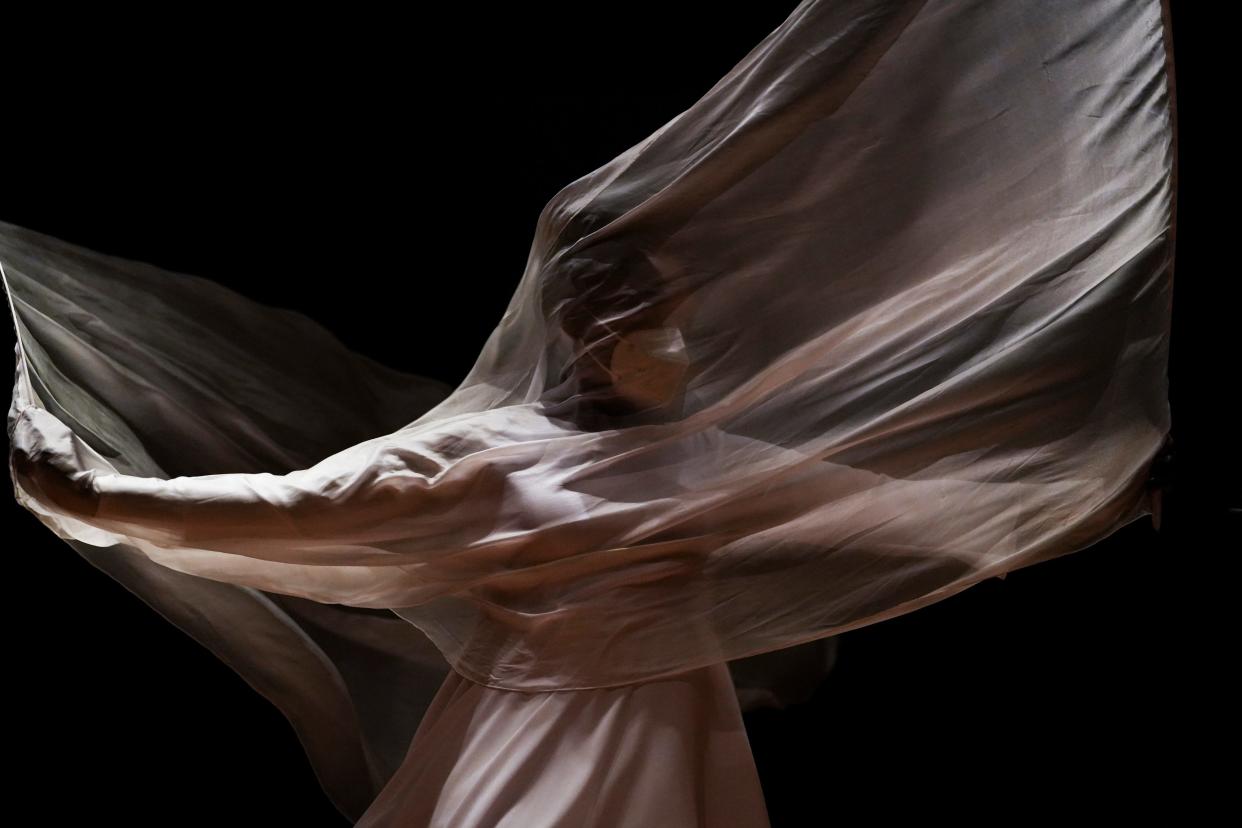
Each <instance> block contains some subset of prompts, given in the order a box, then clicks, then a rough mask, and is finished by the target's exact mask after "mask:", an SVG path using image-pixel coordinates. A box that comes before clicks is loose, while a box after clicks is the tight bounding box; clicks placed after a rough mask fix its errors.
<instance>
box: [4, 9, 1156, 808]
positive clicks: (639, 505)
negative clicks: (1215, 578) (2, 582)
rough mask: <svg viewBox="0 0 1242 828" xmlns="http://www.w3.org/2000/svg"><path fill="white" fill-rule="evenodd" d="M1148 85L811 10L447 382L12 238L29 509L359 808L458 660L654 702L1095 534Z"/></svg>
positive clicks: (1027, 51)
mask: <svg viewBox="0 0 1242 828" xmlns="http://www.w3.org/2000/svg"><path fill="white" fill-rule="evenodd" d="M1172 68H1173V64H1172V53H1171V45H1170V29H1169V22H1168V11H1167V8H1165V7H1164V4H1163V3H1162V2H1161V0H1093V2H1079V1H1078V0H1073V1H1072V2H1071V0H1065V2H1050V1H1049V0H1000V1H999V2H997V1H993V2H984V0H975V1H974V2H965V1H963V2H953V1H952V0H942V1H941V2H909V1H906V2H902V1H900V0H888V1H887V2H885V1H882V0H837V1H836V2H814V1H812V0H808V1H807V2H803V3H801V4H800V5H798V6H797V8H796V9H794V11H793V12H792V13H791V14H790V16H789V17H788V18H787V19H786V20H785V22H784V23H782V24H781V25H780V26H779V27H778V28H777V29H776V30H774V31H773V32H771V33H770V34H769V35H768V36H767V37H766V38H764V39H763V40H762V41H761V42H760V43H759V44H758V45H757V46H756V47H755V48H754V49H753V50H752V51H751V52H750V53H749V54H748V55H747V56H746V57H745V58H743V59H742V60H741V62H739V63H738V64H737V65H736V66H735V67H734V68H733V69H732V70H731V71H730V72H729V73H728V74H727V75H726V76H725V77H723V78H722V79H721V80H720V81H719V82H718V83H717V84H716V85H715V86H713V87H712V88H711V89H710V90H708V91H707V92H706V93H705V94H704V95H703V96H702V97H701V98H700V99H699V100H698V101H697V102H695V103H694V104H693V105H692V106H690V107H689V108H688V109H686V110H685V111H684V112H682V113H681V114H680V115H678V116H677V117H675V118H674V119H672V120H671V121H669V122H668V123H666V124H664V125H662V126H660V127H659V128H658V129H656V130H655V131H654V132H653V133H652V134H651V135H650V136H649V137H648V138H646V139H645V140H643V141H642V142H640V143H639V144H637V145H635V146H633V147H632V148H630V149H629V150H627V151H626V152H624V153H622V154H621V155H619V156H617V157H616V158H615V159H613V160H612V161H610V162H609V163H607V164H605V165H604V166H602V167H600V168H599V169H597V170H595V171H592V172H590V173H589V174H587V175H584V176H583V177H581V178H579V179H577V180H576V181H573V182H572V183H570V184H569V185H568V186H566V187H565V188H564V189H562V190H561V191H560V192H559V193H557V194H556V195H555V196H554V197H553V198H552V199H551V200H550V201H549V202H548V204H547V205H546V206H545V207H544V209H543V210H542V212H541V213H540V215H539V217H538V221H537V223H536V226H535V230H534V239H533V243H532V246H531V249H530V253H529V257H528V261H527V264H526V268H525V271H524V272H523V273H522V274H521V277H520V280H518V281H517V283H516V287H515V290H514V293H513V296H512V300H511V302H510V303H509V306H508V308H507V309H506V311H505V313H504V315H503V316H502V318H501V319H500V320H499V321H498V323H497V325H496V327H495V330H494V331H493V332H492V334H491V336H490V338H489V339H488V341H487V343H486V345H485V346H484V347H483V349H482V352H481V353H480V354H479V357H478V359H477V361H476V363H475V365H474V367H473V368H472V370H471V371H470V372H469V374H468V375H467V376H466V377H465V378H464V379H463V380H462V381H461V383H460V384H459V385H458V386H456V387H455V388H449V387H446V386H444V385H442V384H440V383H437V382H434V381H432V380H429V379H425V378H421V377H416V376H411V375H408V374H403V373H400V372H397V371H393V370H389V369H387V368H385V367H384V366H382V365H379V364H377V363H375V362H373V361H372V360H369V359H367V358H365V357H363V356H361V355H358V354H355V353H352V352H350V351H349V350H348V349H347V348H345V346H343V345H342V344H341V343H340V342H339V341H338V340H336V339H335V338H334V337H332V336H331V335H330V334H329V333H327V332H325V331H324V330H322V329H321V328H320V327H318V326H317V325H315V324H314V323H313V322H311V321H310V320H309V319H307V318H306V317H303V316H301V315H299V314H297V313H293V312H291V311H288V310H282V309H276V308H270V307H265V306H262V305H260V304H258V303H256V302H253V301H251V300H249V299H247V298H245V297H243V296H241V295H239V294H236V293H234V292H231V291H229V290H227V289H225V288H223V287H222V286H220V285H218V284H215V283H212V282H210V281H207V280H204V279H199V278H195V277H192V276H187V275H184V274H175V273H167V272H163V271H160V270H157V269H155V268H153V267H150V266H147V265H143V264H139V263H135V262H128V261H123V260H120V259H116V258H113V257H109V256H104V255H100V254H96V253H93V252H90V251H87V250H84V249H82V248H80V247H77V246H75V245H73V244H70V243H67V242H65V241H62V240H58V239H53V238H50V237H48V236H45V235H42V234H40V233H37V232H33V231H31V230H28V229H24V228H20V227H16V226H13V225H0V264H2V265H3V267H4V279H5V287H6V291H7V294H8V297H9V300H10V303H11V307H12V310H13V314H14V322H15V326H16V331H17V377H16V382H15V385H14V394H13V403H12V406H11V408H10V411H9V419H8V429H9V438H10V446H11V449H10V470H11V474H12V476H13V482H14V487H15V493H16V496H17V499H18V500H19V501H20V502H21V503H22V505H23V506H25V507H26V508H27V509H29V510H30V511H31V512H32V513H34V514H35V515H36V516H37V517H38V518H39V520H41V521H42V522H43V523H44V524H46V525H47V526H48V528H50V529H51V530H52V531H53V532H55V533H56V534H57V535H59V536H60V537H62V538H64V539H65V540H67V541H69V542H70V543H71V544H73V545H74V548H75V549H78V550H79V551H80V552H81V553H82V554H84V555H87V556H88V557H90V558H91V559H92V561H93V562H96V563H97V565H100V566H101V567H103V568H105V569H106V570H107V571H109V572H110V573H111V574H113V575H114V577H117V578H118V579H119V580H121V581H122V582H124V583H126V585H127V586H129V587H130V588H133V589H135V590H136V591H138V592H139V594H141V595H143V596H144V597H145V598H146V599H147V600H148V601H150V602H152V603H153V604H155V605H157V606H158V607H160V608H162V609H161V611H165V610H166V611H167V613H168V614H169V617H171V618H173V620H175V621H177V622H178V623H183V622H184V624H183V625H185V624H193V623H196V622H194V621H193V620H192V617H194V616H197V617H198V618H204V619H205V618H212V617H214V616H216V614H219V617H220V618H227V619H228V622H227V624H229V625H233V626H232V627H231V628H230V629H227V630H223V631H222V630H220V629H219V628H218V627H217V625H216V624H209V623H208V622H206V621H204V622H201V623H202V624H203V625H204V626H203V629H202V630H200V631H199V633H193V631H192V634H201V635H205V636H210V637H214V638H213V641H214V642H215V643H216V644H217V645H218V648H219V649H218V650H217V651H218V652H220V653H221V654H222V655H223V656H225V657H226V658H229V659H231V660H232V661H231V663H233V661H235V662H236V663H237V664H238V665H239V669H249V670H252V671H254V672H253V675H255V676H258V677H260V678H261V680H263V681H266V682H269V683H270V688H269V689H270V694H269V695H270V696H271V697H272V698H273V699H274V700H276V701H277V703H278V704H281V705H282V709H285V710H286V711H287V712H288V711H293V712H292V713H290V717H291V720H293V721H294V723H295V727H296V726H298V722H303V723H304V728H305V732H306V733H307V734H308V735H307V737H306V740H309V741H311V742H314V741H315V740H319V742H320V743H321V744H320V745H319V747H318V748H317V747H316V746H315V745H314V744H308V751H310V753H311V755H312V757H314V756H315V755H316V751H317V750H318V755H319V756H320V759H319V760H318V761H317V762H316V769H317V772H320V773H321V777H322V778H325V780H329V781H327V782H326V784H328V786H329V787H330V788H334V789H336V790H338V791H351V793H342V794H339V795H338V796H337V797H336V801H338V803H341V802H344V800H347V799H350V798H352V799H353V800H355V801H353V802H348V803H345V804H344V805H342V807H343V809H345V810H346V811H347V812H351V813H358V812H359V810H358V807H357V802H356V800H359V799H361V800H368V801H369V799H370V797H372V796H373V795H374V793H375V791H376V790H377V787H376V786H377V784H379V783H381V782H382V781H383V780H386V779H387V778H390V777H391V775H392V774H393V772H394V769H395V767H396V766H397V764H399V762H400V761H401V758H402V755H403V748H404V746H405V745H407V744H408V743H409V739H410V738H411V736H412V734H413V732H414V728H415V727H416V726H417V724H418V721H419V717H420V716H421V714H422V711H423V710H424V709H425V706H426V704H427V702H428V701H429V700H430V698H431V695H432V694H433V693H434V692H435V690H436V687H437V686H440V682H441V681H442V680H444V678H445V672H444V670H445V667H446V664H447V668H451V670H452V671H453V672H454V673H455V674H456V675H457V676H459V677H461V678H465V679H468V680H470V681H472V682H475V683H478V684H482V685H485V686H488V687H491V688H495V689H500V690H516V691H528V692H548V691H568V690H587V689H604V688H613V687H619V686H622V685H630V684H635V683H643V682H651V681H656V680H659V679H662V678H665V677H669V676H673V675H676V674H681V673H684V672H686V671H691V670H695V669H698V668H704V667H708V666H710V665H715V664H719V663H721V662H726V661H731V660H734V659H739V658H743V657H758V656H760V655H761V654H770V653H773V652H774V651H780V650H785V649H786V648H791V647H792V646H793V645H798V644H814V642H822V641H823V640H825V639H826V638H827V637H829V636H832V635H834V634H837V633H840V632H843V631H846V630H850V629H853V628H857V627H860V626H863V625H867V624H872V623H875V622H878V621H882V620H884V619H887V618H892V617H894V616H897V615H901V614H904V613H908V612H911V611H913V610H916V609H918V608H920V607H923V606H926V605H928V604H931V603H933V602H936V601H940V600H943V599H945V598H947V597H949V596H951V595H953V594H955V593H957V592H960V591H961V590H963V589H966V588H968V587H970V586H971V585H973V584H976V583H979V582H980V581H982V580H984V579H986V578H989V577H997V576H1003V575H1004V574H1005V573H1007V572H1010V571H1013V570H1015V569H1018V568H1020V567H1025V566H1028V565H1031V564H1035V563H1038V562H1041V561H1045V560H1048V559H1050V558H1054V557H1057V556H1060V555H1064V554H1067V553H1070V552H1073V551H1076V550H1079V549H1082V548H1084V547H1086V546H1088V545H1090V544H1092V543H1094V542H1096V541H1098V540H1100V539H1102V538H1104V537H1106V536H1107V535H1109V534H1111V533H1112V532H1114V531H1116V530H1117V529H1119V528H1120V527H1122V526H1124V525H1125V524H1127V523H1129V522H1131V521H1133V520H1136V519H1138V518H1140V517H1142V516H1144V515H1147V514H1151V513H1152V509H1153V501H1152V496H1151V494H1150V493H1149V491H1148V489H1147V488H1146V487H1145V482H1146V480H1147V477H1148V472H1149V467H1150V465H1151V462H1152V460H1153V459H1154V458H1155V456H1156V454H1157V453H1158V451H1159V450H1160V448H1161V446H1162V444H1163V443H1164V441H1165V439H1166V437H1167V434H1168V431H1169V427H1170V412H1169V405H1168V397H1167V378H1166V367H1167V357H1168V344H1169V343H1168V338H1169V324H1170V310H1171V297H1172V277H1173V251H1174V227H1175V222H1174V191H1175V159H1176V152H1175V126H1174V109H1173V103H1174V102H1173V98H1172ZM485 233H486V227H481V228H480V234H485ZM353 289H359V290H366V289H368V288H367V286H366V285H365V284H360V283H357V282H355V283H354V284H353ZM376 301H387V300H386V299H384V298H383V297H382V296H381V291H380V290H379V286H378V283H377V285H376ZM468 301H469V299H468V296H463V302H468ZM420 341H421V340H420ZM250 625H253V630H254V631H253V632H252V631H251V630H250V629H248V628H249V627H250ZM258 631H261V632H258ZM307 631H310V632H307ZM428 644H430V645H431V646H427V645H428ZM276 653H288V654H291V658H290V659H289V661H290V665H292V664H293V663H294V662H298V665H299V666H297V668H296V669H297V670H299V671H302V672H300V673H299V674H298V675H297V676H293V675H291V674H290V673H286V672H285V671H286V669H290V670H292V669H294V667H292V666H288V665H285V664H284V663H280V664H277V663H275V661H274V659H273V658H272V656H273V655H274V654H276ZM293 654H296V658H293V657H292V655H293ZM298 659H301V661H298ZM303 662H304V663H303ZM753 663H754V662H752V664H753ZM808 663H810V664H813V665H815V666H814V669H816V670H821V669H823V668H824V665H825V662H824V660H823V659H816V658H811V659H809V660H808ZM760 672H761V671H760ZM737 675H740V674H739V673H735V678H736V677H737ZM752 675H753V673H752ZM257 680H258V679H256V681H257ZM760 683H762V681H760ZM398 685H400V686H401V687H404V688H407V690H406V691H405V692H394V690H393V688H394V687H396V686H398ZM265 686H266V685H265ZM265 692H266V691H265ZM762 694H763V693H762V689H760V690H759V692H758V695H759V696H762ZM360 698H365V699H367V700H368V701H366V702H360V701H359V699H360ZM326 723H327V724H326ZM320 724H322V725H323V726H322V727H320ZM312 730H313V732H314V734H315V735H314V736H313V737H311V736H310V735H309V733H310V732H311V731H312ZM300 732H303V731H300ZM304 741H305V740H304ZM359 780H361V781H359Z"/></svg>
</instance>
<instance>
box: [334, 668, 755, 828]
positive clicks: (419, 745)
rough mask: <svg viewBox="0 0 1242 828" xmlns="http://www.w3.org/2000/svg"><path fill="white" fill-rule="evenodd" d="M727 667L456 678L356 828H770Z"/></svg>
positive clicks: (450, 677)
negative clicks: (605, 680)
mask: <svg viewBox="0 0 1242 828" xmlns="http://www.w3.org/2000/svg"><path fill="white" fill-rule="evenodd" d="M768 824H769V823H768V818H767V810H766V807H765V805H764V799H763V791H762V789H761V787H760V783H759V777H758V774H757V772H756V769H755V763H754V759H753V758H752V756H751V752H750V743H749V741H748V740H747V736H746V730H745V728H744V726H743V723H742V716H741V709H740V708H739V706H738V700H737V695H736V693H735V691H734V687H733V681H732V680H731V678H730V675H729V670H728V668H727V666H726V665H725V664H723V663H721V664H714V665H711V666H708V667H703V668H699V669H696V670H691V671H688V672H686V673H684V674H681V675H678V676H672V677H669V678H666V679H661V680H658V681H652V682H645V683H641V684H635V685H630V686H625V687H610V688H602V689H594V690H569V691H552V692H538V693H526V692H521V691H515V690H502V689H498V688H493V687H487V686H485V685H481V684H476V683H475V682H473V681H470V680H469V679H466V678H463V677H462V676H460V675H458V674H457V673H450V674H449V675H448V677H447V678H445V680H444V684H443V685H441V687H440V690H439V692H438V693H437V694H436V697H435V698H434V700H433V701H432V703H431V706H430V707H429V708H428V709H427V712H426V715H425V716H424V717H423V721H422V724H421V725H420V726H419V728H418V732H417V733H416V734H415V736H414V739H413V741H412V743H411V745H410V750H409V752H408V753H407V754H406V757H405V761H404V762H402V764H401V767H400V768H398V769H397V772H396V774H395V775H394V776H393V777H392V779H391V780H390V781H389V783H388V785H387V786H386V787H385V788H384V789H383V790H382V791H381V792H380V794H379V797H378V798H377V799H376V800H375V802H374V803H373V804H372V805H371V807H370V808H369V809H368V810H367V812H366V813H365V814H363V816H362V818H361V819H360V820H359V821H358V823H357V828H422V826H427V827H428V828H531V826H539V828H650V826H661V828H698V826H730V827H731V828H768Z"/></svg>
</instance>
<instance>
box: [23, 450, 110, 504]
mask: <svg viewBox="0 0 1242 828" xmlns="http://www.w3.org/2000/svg"><path fill="white" fill-rule="evenodd" d="M11 456H12V458H13V469H14V471H16V472H17V474H18V476H19V477H21V478H24V479H25V480H26V481H27V482H28V483H29V484H32V485H29V486H27V488H30V489H32V490H33V491H32V492H31V493H32V494H34V495H35V496H36V497H40V499H46V500H48V501H50V502H51V503H54V504H55V505H56V506H58V507H59V508H60V509H62V510H64V511H65V512H67V513H69V514H71V515H73V516H75V517H90V516H93V515H95V514H98V512H99V492H98V491H97V490H96V489H95V487H94V486H93V485H91V479H90V476H89V475H86V476H82V477H80V478H79V479H77V480H74V479H73V478H72V477H71V476H70V475H69V474H67V473H65V472H63V471H61V470H60V469H58V468H57V467H56V466H55V465H53V464H52V463H49V462H47V461H46V456H45V455H39V456H38V457H31V456H30V455H29V454H27V453H26V452H25V451H24V450H22V449H16V448H15V449H13V450H12V452H11Z"/></svg>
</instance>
